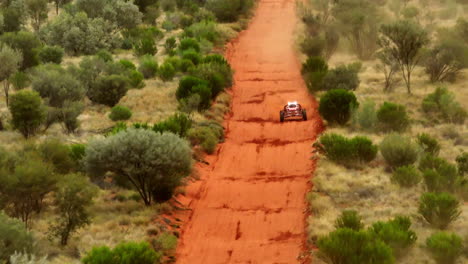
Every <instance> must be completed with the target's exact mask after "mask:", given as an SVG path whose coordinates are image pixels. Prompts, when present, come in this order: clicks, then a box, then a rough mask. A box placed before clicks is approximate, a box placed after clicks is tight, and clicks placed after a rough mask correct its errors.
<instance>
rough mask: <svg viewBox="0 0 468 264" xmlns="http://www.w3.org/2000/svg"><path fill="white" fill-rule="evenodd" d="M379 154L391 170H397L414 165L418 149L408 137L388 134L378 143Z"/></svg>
mask: <svg viewBox="0 0 468 264" xmlns="http://www.w3.org/2000/svg"><path fill="white" fill-rule="evenodd" d="M380 153H382V156H383V157H384V159H385V161H386V162H387V164H388V165H389V166H390V167H391V168H397V167H402V166H408V165H411V164H414V163H415V162H416V160H417V159H418V155H419V148H418V146H417V145H416V144H414V143H413V142H412V141H411V139H410V138H408V137H405V136H402V135H400V134H390V135H388V136H386V137H385V138H384V139H383V140H382V142H381V143H380Z"/></svg>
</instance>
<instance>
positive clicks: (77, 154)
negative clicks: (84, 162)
mask: <svg viewBox="0 0 468 264" xmlns="http://www.w3.org/2000/svg"><path fill="white" fill-rule="evenodd" d="M85 151H86V145H85V144H79V143H76V144H72V145H70V157H71V158H72V159H73V160H74V161H80V160H81V159H83V157H84V155H85Z"/></svg>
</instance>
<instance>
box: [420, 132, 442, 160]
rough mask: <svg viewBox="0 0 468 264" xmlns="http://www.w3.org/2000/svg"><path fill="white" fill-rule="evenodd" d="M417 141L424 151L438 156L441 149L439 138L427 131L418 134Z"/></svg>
mask: <svg viewBox="0 0 468 264" xmlns="http://www.w3.org/2000/svg"><path fill="white" fill-rule="evenodd" d="M417 142H418V144H419V146H420V147H421V149H422V151H423V152H424V153H426V154H430V155H434V156H437V155H439V151H440V144H439V141H437V139H435V138H434V137H432V136H431V135H429V134H427V133H421V134H418V137H417Z"/></svg>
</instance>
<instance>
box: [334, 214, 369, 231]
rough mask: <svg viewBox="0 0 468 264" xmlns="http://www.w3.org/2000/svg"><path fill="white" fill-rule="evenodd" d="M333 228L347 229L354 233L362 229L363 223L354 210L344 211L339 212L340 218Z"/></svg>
mask: <svg viewBox="0 0 468 264" xmlns="http://www.w3.org/2000/svg"><path fill="white" fill-rule="evenodd" d="M335 227H336V228H337V229H339V228H349V229H352V230H355V231H359V230H361V229H363V228H364V223H362V218H361V216H360V215H359V214H358V212H357V211H354V210H345V211H343V212H341V215H340V217H338V219H336V221H335Z"/></svg>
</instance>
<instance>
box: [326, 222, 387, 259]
mask: <svg viewBox="0 0 468 264" xmlns="http://www.w3.org/2000/svg"><path fill="white" fill-rule="evenodd" d="M317 246H318V248H319V254H320V256H321V257H322V258H324V259H325V260H326V261H327V262H328V263H332V264H341V263H350V264H358V263H359V264H372V263H380V264H391V263H394V262H395V260H394V257H393V254H392V249H391V247H389V246H388V245H386V244H385V243H384V242H382V241H380V240H378V239H375V238H374V237H373V236H372V234H370V233H369V232H367V231H364V230H359V231H356V230H353V229H350V228H339V229H337V230H335V231H333V232H331V233H329V234H328V235H327V236H325V237H322V238H319V240H318V241H317Z"/></svg>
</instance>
